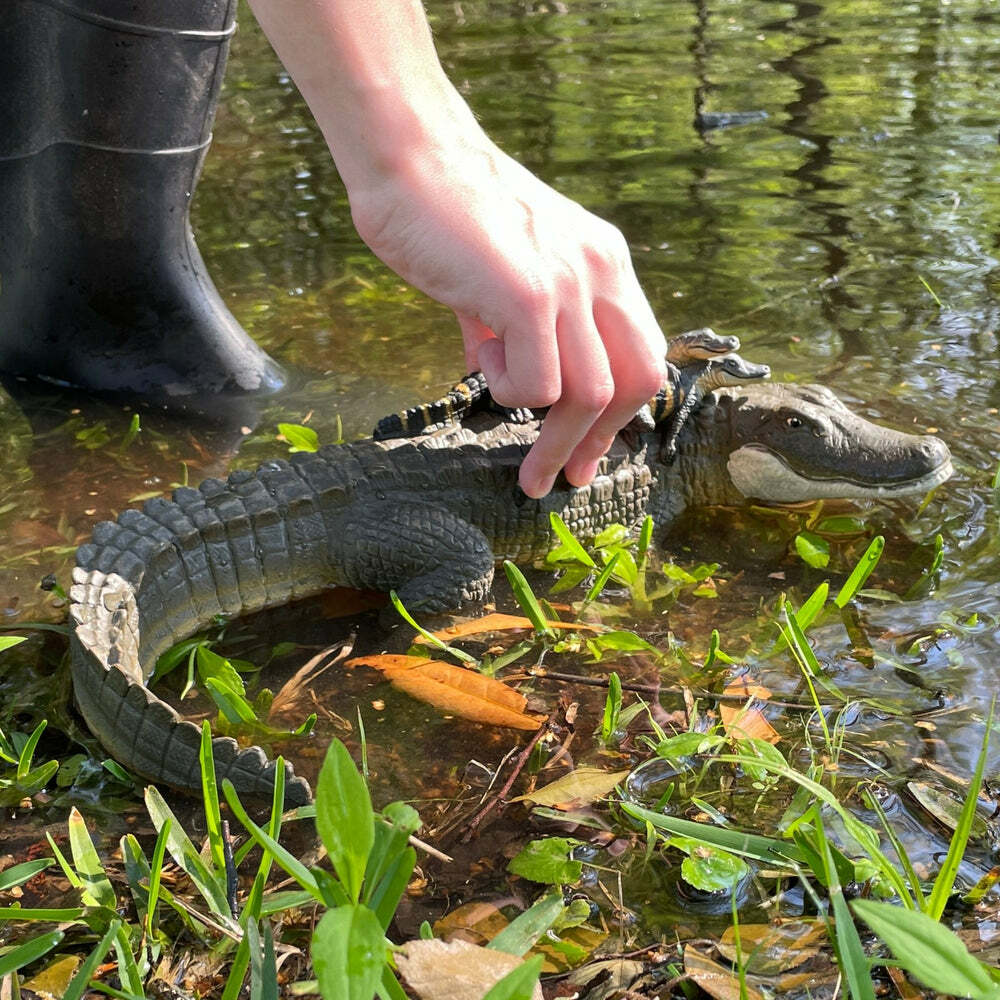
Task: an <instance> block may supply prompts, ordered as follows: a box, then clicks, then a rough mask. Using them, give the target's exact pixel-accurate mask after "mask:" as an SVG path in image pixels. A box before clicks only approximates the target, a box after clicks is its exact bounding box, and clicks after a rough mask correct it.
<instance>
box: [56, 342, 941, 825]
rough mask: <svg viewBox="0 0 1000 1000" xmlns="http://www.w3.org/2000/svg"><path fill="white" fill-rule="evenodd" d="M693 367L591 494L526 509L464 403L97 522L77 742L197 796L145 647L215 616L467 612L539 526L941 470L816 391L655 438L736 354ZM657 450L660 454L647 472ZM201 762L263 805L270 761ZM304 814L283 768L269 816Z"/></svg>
mask: <svg viewBox="0 0 1000 1000" xmlns="http://www.w3.org/2000/svg"><path fill="white" fill-rule="evenodd" d="M730 346H732V345H730ZM711 353H712V352H709V354H708V355H706V354H703V355H701V356H700V357H699V356H698V355H697V353H696V352H694V351H691V350H687V349H684V348H683V347H682V348H681V349H680V353H679V356H678V349H676V348H675V349H674V357H675V359H676V360H678V361H680V362H681V367H680V368H676V367H674V366H673V365H670V366H668V367H669V368H670V370H671V373H672V374H671V386H672V388H671V387H670V386H668V387H667V390H665V392H664V393H663V394H661V396H662V398H663V400H666V401H667V402H665V403H663V404H662V405H654V406H653V407H651V408H650V412H651V413H654V412H655V413H657V414H658V415H659V416H660V418H661V419H660V422H659V423H655V420H653V419H649V416H650V415H649V414H647V415H646V418H642V419H639V420H638V421H636V422H633V425H630V428H628V429H627V432H626V433H623V434H621V435H619V437H618V439H617V440H616V442H615V444H614V446H613V447H612V449H611V451H610V452H609V453H608V455H607V456H606V457H605V458H604V459H603V460H602V461H601V464H600V467H599V470H598V474H597V476H596V478H595V479H594V481H593V483H591V484H590V485H589V486H583V487H573V486H570V485H569V484H568V483H566V481H565V480H560V481H558V482H557V484H556V486H555V488H554V489H553V491H552V492H551V493H549V494H548V495H547V496H545V497H543V498H542V499H541V500H534V499H531V498H528V497H527V496H526V495H525V494H524V493H523V492H522V491H521V490H520V489H519V487H518V486H517V474H518V467H519V465H520V463H521V460H522V459H523V457H524V455H525V454H526V453H527V451H528V449H529V448H530V446H531V444H532V442H533V441H534V440H535V438H536V437H537V434H538V429H539V426H540V422H539V421H538V420H537V419H534V418H531V417H530V416H529V415H525V414H521V415H519V418H518V419H519V420H520V422H516V421H514V422H512V421H509V420H507V419H505V416H506V414H505V413H504V412H500V413H496V412H491V410H490V408H489V407H488V406H481V405H479V403H478V402H475V403H470V404H469V405H466V404H463V412H462V413H460V414H457V417H458V419H455V416H456V415H453V418H452V419H449V420H445V421H444V424H445V426H443V427H442V428H441V429H440V430H438V431H437V432H435V433H431V434H421V435H418V436H415V437H414V436H410V437H406V436H404V437H396V438H391V439H388V440H383V441H374V440H364V441H359V442H357V443H353V444H345V445H337V446H328V447H324V448H321V449H320V450H319V451H318V452H315V453H300V454H296V455H293V456H292V457H291V459H290V460H289V461H283V460H275V461H272V462H266V463H264V464H263V465H262V466H260V468H258V469H257V470H256V471H239V472H234V473H233V474H232V475H231V476H230V477H229V479H228V480H227V481H226V482H222V481H219V480H216V479H209V480H206V481H205V482H204V483H202V484H201V486H200V487H199V488H198V489H186V488H185V489H180V490H177V491H175V493H174V495H173V499H172V500H166V499H162V498H158V499H154V500H150V501H147V502H146V504H145V505H144V506H143V509H142V510H141V511H140V510H127V511H125V512H124V513H122V514H121V515H120V516H119V518H118V520H117V521H114V522H103V523H101V524H98V525H97V526H96V527H95V528H94V533H93V541H92V542H91V543H90V544H87V545H83V546H81V547H80V549H79V551H78V553H77V567H76V568H75V569H74V571H73V580H74V585H73V587H72V592H71V599H72V607H71V614H72V618H73V622H74V628H73V634H72V641H71V643H72V675H73V684H74V689H75V693H76V698H77V702H78V703H79V706H80V709H81V711H82V712H83V715H84V718H85V719H86V721H87V723H88V725H89V726H90V728H91V730H92V731H93V732H94V734H95V735H96V736H97V737H98V738H99V739H100V741H101V742H102V743H103V744H104V746H105V747H106V748H107V749H108V751H109V752H110V753H111V755H112V756H113V757H114V758H115V759H116V760H118V761H120V762H121V763H122V764H124V765H125V766H127V767H129V768H130V769H132V770H133V771H135V772H136V773H138V774H140V775H142V776H143V777H146V778H149V779H151V780H153V781H156V782H161V783H163V784H165V785H169V786H172V787H175V788H179V789H183V790H188V791H193V790H197V789H199V788H200V780H201V779H200V768H199V759H198V751H199V745H200V738H201V733H200V730H199V729H198V728H197V727H196V726H195V725H193V724H192V723H191V722H188V721H185V720H183V719H181V718H180V716H179V715H178V714H177V713H176V712H175V711H174V710H173V709H172V708H170V707H169V706H168V705H167V704H165V703H164V702H163V701H162V700H161V699H160V698H158V697H157V696H156V695H155V694H153V693H152V692H151V691H150V690H149V688H148V687H147V686H146V681H147V679H148V677H149V676H150V673H151V671H152V668H153V665H154V664H155V662H156V659H157V657H158V656H159V655H160V654H161V653H162V652H163V651H164V650H166V649H167V648H169V647H170V646H171V645H172V644H173V643H175V642H177V641H179V640H181V639H183V638H185V637H187V636H190V635H191V634H192V633H195V632H197V631H198V630H200V629H203V628H205V627H206V626H207V625H209V624H210V623H211V622H212V621H213V620H214V619H215V618H216V617H217V616H219V615H224V616H227V617H230V616H236V615H240V614H245V613H248V612H252V611H257V610H259V609H262V608H266V607H273V606H276V605H280V604H283V603H286V602H288V601H290V600H293V599H296V598H300V597H304V596H307V595H309V594H313V593H316V592H318V591H320V590H322V589H323V588H325V587H328V586H330V585H331V584H342V585H347V586H353V587H365V588H373V589H381V590H389V589H395V590H396V591H397V592H398V593H399V596H400V598H401V599H402V601H403V602H404V604H406V605H407V606H408V607H410V608H412V609H414V610H422V611H424V612H433V611H441V610H450V609H455V608H458V607H459V606H461V605H462V604H464V603H467V602H472V603H475V602H479V601H482V600H483V599H484V598H485V597H486V595H487V593H488V591H489V589H490V586H491V583H492V579H493V569H494V565H495V564H496V563H497V562H498V561H499V560H501V559H513V560H515V561H518V562H530V561H532V560H535V559H539V558H541V557H543V556H544V555H545V553H546V552H547V551H548V550H549V548H550V547H551V545H552V543H553V539H552V536H551V529H550V524H549V514H550V512H555V513H558V514H559V515H560V516H561V517H562V518H563V520H564V521H565V522H566V523H567V524H568V525H569V527H570V528H571V529H572V530H573V531H574V533H575V534H577V535H578V536H579V537H581V538H584V539H586V538H588V537H593V536H594V535H596V534H597V533H598V532H599V531H600V530H601V529H602V528H604V527H605V526H607V525H609V524H611V523H614V522H619V523H622V524H625V525H627V526H634V525H636V524H637V523H638V522H640V521H641V520H642V519H643V518H645V516H646V515H647V514H651V515H652V516H653V518H654V520H655V521H656V523H657V525H658V526H659V527H661V528H662V527H664V526H666V525H668V524H669V523H670V522H671V521H673V520H674V519H675V518H676V517H677V516H678V515H679V514H680V513H681V512H682V511H684V510H685V509H686V508H689V507H691V506H694V505H710V504H727V505H729V504H739V503H744V502H746V500H747V499H748V498H754V499H757V500H762V501H769V502H776V503H782V502H785V503H787V502H796V501H802V500H812V499H820V498H825V497H845V498H866V497H894V496H901V495H905V494H912V493H923V492H926V491H927V490H929V489H931V488H932V487H934V486H936V485H938V484H939V483H941V482H943V481H944V480H945V479H947V478H948V476H949V475H950V474H951V460H950V456H949V452H948V448H947V446H946V445H945V444H944V443H943V442H941V441H939V440H938V439H937V438H934V437H928V436H923V437H920V436H915V435H911V434H905V433H900V432H898V431H894V430H889V429H887V428H884V427H880V426H878V425H876V424H873V423H870V422H869V421H867V420H865V419H863V418H861V417H859V416H857V415H856V414H854V413H852V412H851V411H850V410H848V409H847V407H845V406H844V405H843V404H842V403H841V402H840V401H839V400H838V399H837V397H836V396H834V394H833V393H832V392H830V391H829V390H827V389H825V388H822V387H820V386H799V385H783V384H749V385H746V386H736V387H733V386H729V387H723V388H719V389H716V390H715V391H713V392H710V393H707V394H706V395H705V396H704V398H702V399H700V403H699V405H698V406H697V407H696V408H695V409H693V411H692V412H690V413H689V414H687V419H686V420H685V422H684V423H683V425H682V426H681V427H679V429H677V431H676V434H674V429H673V428H672V426H671V420H672V419H673V417H674V416H676V415H677V413H678V412H679V409H680V407H682V406H683V402H684V400H685V399H686V398H688V396H689V394H690V393H691V392H695V391H698V395H699V397H700V394H701V393H700V390H701V389H704V388H705V386H706V385H709V384H714V380H716V379H717V377H718V365H719V364H720V363H721V364H722V366H723V368H725V367H726V366H727V365H728V366H729V367H730V369H733V371H734V372H735V374H734V377H735V378H741V377H747V376H748V375H749V376H750V377H752V376H753V375H754V370H755V369H754V366H749V368H745V369H743V370H742V372H741V370H740V368H741V366H740V364H739V361H740V360H741V359H738V357H737V360H736V361H735V362H733V361H732V360H730V361H728V362H727V361H726V360H724V358H723V359H715V360H712V359H711V358H710V356H709V355H710V354H711ZM743 364H744V365H745V364H746V363H743ZM686 367H688V368H691V371H689V372H688V373H687V376H686V377H685V375H684V372H685V368H686ZM733 371H731V372H730V374H733ZM706 380H708V381H707V382H706ZM486 396H488V394H484V393H480V397H481V398H485V397H486ZM668 397H669V398H668ZM654 404H655V401H654ZM404 423H405V422H404ZM401 433H404V434H405V433H410V431H409V429H408V428H407V427H406V426H402V427H401ZM670 437H673V439H674V446H675V451H674V453H673V455H672V456H667V457H666V458H665V457H663V456H662V455H661V451H662V445H663V442H664V440H666V439H668V438H670ZM213 750H214V755H215V764H216V772H217V777H218V779H219V780H220V781H221V780H222V779H223V778H229V779H230V780H231V781H232V782H233V784H234V785H235V787H236V789H237V791H238V792H239V793H240V794H241V795H245V796H250V797H254V798H260V797H268V796H270V795H271V793H272V789H273V782H274V769H275V765H274V763H273V762H271V761H269V760H268V759H267V757H266V756H265V754H264V753H263V751H262V750H260V748H258V747H250V748H249V749H243V750H241V749H239V748H238V747H237V745H236V743H235V742H234V741H233V740H231V739H226V738H216V739H215V740H213ZM309 798H310V789H309V785H308V783H307V782H306V781H305V780H304V779H303V778H301V777H299V776H296V775H295V774H294V772H293V771H292V768H291V767H290V766H288V765H287V764H286V774H285V802H286V805H294V804H299V803H303V802H306V801H308V800H309Z"/></svg>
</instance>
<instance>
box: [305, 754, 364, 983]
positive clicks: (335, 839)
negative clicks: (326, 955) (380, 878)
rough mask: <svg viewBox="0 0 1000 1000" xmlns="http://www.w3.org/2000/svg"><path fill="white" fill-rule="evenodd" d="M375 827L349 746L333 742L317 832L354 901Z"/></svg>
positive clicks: (321, 784) (320, 785) (319, 784)
mask: <svg viewBox="0 0 1000 1000" xmlns="http://www.w3.org/2000/svg"><path fill="white" fill-rule="evenodd" d="M374 824H375V814H374V812H373V810H372V800H371V796H370V795H369V794H368V786H367V785H366V784H365V780H364V778H362V777H361V774H360V773H359V771H358V769H357V767H356V766H355V763H354V760H353V759H352V757H351V755H350V753H348V751H347V747H345V746H344V744H343V743H341V742H340V740H333V742H332V743H331V744H330V748H329V749H328V750H327V752H326V757H325V758H324V760H323V766H322V767H321V768H320V772H319V778H318V779H317V781H316V830H317V832H318V833H319V835H320V839H321V840H322V841H323V846H324V847H325V848H326V850H327V854H328V855H329V857H330V862H331V864H332V865H333V870H334V871H335V872H336V873H337V878H339V879H340V881H341V883H342V884H343V886H344V889H345V890H346V891H347V894H348V896H349V897H350V899H351V900H352V901H353V902H357V900H358V899H359V898H360V896H361V883H362V880H363V879H364V875H365V868H366V867H367V865H368V855H369V854H371V850H372V845H373V844H374V843H375V826H374ZM368 912H369V913H371V911H370V910H368ZM373 916H374V915H373ZM342 919H346V917H345V918H342ZM359 919H360V918H359ZM328 995H329V996H339V995H340V994H338V993H332V994H328Z"/></svg>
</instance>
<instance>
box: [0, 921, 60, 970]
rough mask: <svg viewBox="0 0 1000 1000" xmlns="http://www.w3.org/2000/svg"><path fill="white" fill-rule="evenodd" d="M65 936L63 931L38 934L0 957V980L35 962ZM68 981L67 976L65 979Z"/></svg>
mask: <svg viewBox="0 0 1000 1000" xmlns="http://www.w3.org/2000/svg"><path fill="white" fill-rule="evenodd" d="M65 936H66V934H65V932H64V931H50V932H49V933H48V934H39V935H38V936H37V937H33V938H32V939H31V940H30V941H25V943H24V944H22V945H18V947H16V948H14V949H12V950H11V951H8V952H7V953H6V954H4V955H0V979H2V978H3V977H4V976H7V975H10V973H12V972H16V971H17V970H18V969H22V968H24V966H26V965H30V964H31V963H32V962H34V961H37V960H38V959H39V958H41V957H42V955H45V954H47V953H48V952H50V951H51V950H52V949H53V948H54V947H55V946H56V945H57V944H59V942H60V941H62V939H63V938H64V937H65ZM66 978H67V980H68V978H69V977H68V976H67V977H66Z"/></svg>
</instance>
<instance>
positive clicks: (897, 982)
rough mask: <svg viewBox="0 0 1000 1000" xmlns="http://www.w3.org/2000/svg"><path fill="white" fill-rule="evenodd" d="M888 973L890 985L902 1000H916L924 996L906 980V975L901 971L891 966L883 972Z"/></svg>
mask: <svg viewBox="0 0 1000 1000" xmlns="http://www.w3.org/2000/svg"><path fill="white" fill-rule="evenodd" d="M885 971H886V972H888V973H889V978H890V979H891V980H892V985H893V986H895V987H896V990H897V992H898V993H899V995H900V997H902V1000H918V998H920V997H922V996H923V995H924V991H923V990H921V989H919V988H917V987H916V986H914V985H913V983H911V982H910V981H909V979H907V978H906V973H905V972H903V970H902V969H895V968H893V967H892V966H891V965H890V966H889V968H887V969H886V970H885Z"/></svg>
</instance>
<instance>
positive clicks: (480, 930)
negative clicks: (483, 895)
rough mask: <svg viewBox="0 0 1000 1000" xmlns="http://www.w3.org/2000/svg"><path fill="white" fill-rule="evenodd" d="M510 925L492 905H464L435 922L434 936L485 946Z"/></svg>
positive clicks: (482, 903) (481, 903)
mask: <svg viewBox="0 0 1000 1000" xmlns="http://www.w3.org/2000/svg"><path fill="white" fill-rule="evenodd" d="M509 923H510V921H509V920H508V919H507V918H506V917H505V916H504V915H503V914H502V913H501V912H500V911H499V910H498V909H497V908H496V907H495V906H494V905H493V904H492V903H484V902H479V903H464V904H463V905H462V906H459V907H456V908H455V909H454V910H451V911H450V912H449V913H446V914H445V915H444V916H443V917H442V918H441V919H440V920H435V921H434V934H435V935H436V936H437V937H439V938H442V939H443V940H445V941H455V940H458V941H468V942H469V943H470V944H482V945H485V944H488V943H489V942H490V941H492V940H493V939H494V938H495V937H496V936H497V935H498V934H499V933H500V932H501V931H502V930H503V929H504V928H505V927H506V926H507V925H508V924H509Z"/></svg>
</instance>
